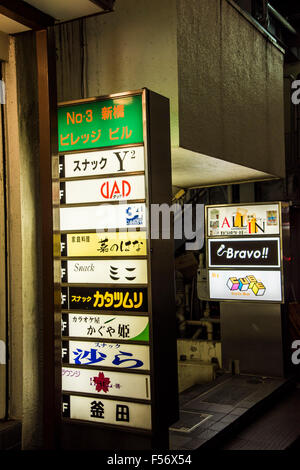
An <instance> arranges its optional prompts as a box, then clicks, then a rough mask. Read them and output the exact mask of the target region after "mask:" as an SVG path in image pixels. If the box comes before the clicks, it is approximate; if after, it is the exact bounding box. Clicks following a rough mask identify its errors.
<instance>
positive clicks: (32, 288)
mask: <svg viewBox="0 0 300 470" xmlns="http://www.w3.org/2000/svg"><path fill="white" fill-rule="evenodd" d="M33 58H35V39H34V33H23V34H21V35H18V36H17V37H16V39H14V38H11V40H10V56H9V62H8V64H6V65H5V80H6V84H7V106H6V122H7V168H8V231H9V272H10V273H9V282H10V292H9V316H10V325H9V350H10V370H9V376H10V409H9V412H10V417H12V418H18V419H22V441H23V442H22V444H23V448H24V449H29V448H35V447H37V446H39V445H40V443H41V437H42V429H41V426H42V403H41V399H42V388H41V386H42V374H43V368H42V328H43V325H42V315H41V311H40V288H39V279H40V274H39V273H40V263H41V259H40V256H39V220H38V216H37V214H38V210H39V178H38V176H39V168H38V161H39V158H38V155H39V136H38V108H37V81H36V66H35V60H34V59H33Z"/></svg>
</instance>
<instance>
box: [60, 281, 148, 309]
mask: <svg viewBox="0 0 300 470" xmlns="http://www.w3.org/2000/svg"><path fill="white" fill-rule="evenodd" d="M147 299H148V297H147V288H138V287H137V288H133V287H128V288H125V287H118V288H115V289H112V288H109V287H107V288H106V287H62V289H61V305H62V308H64V309H69V310H99V309H101V310H109V311H117V312H120V311H133V312H147V310H148V300H147Z"/></svg>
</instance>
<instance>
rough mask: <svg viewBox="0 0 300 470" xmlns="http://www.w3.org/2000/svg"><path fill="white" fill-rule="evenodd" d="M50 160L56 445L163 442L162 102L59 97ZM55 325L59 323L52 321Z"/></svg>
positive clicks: (172, 359)
mask: <svg viewBox="0 0 300 470" xmlns="http://www.w3.org/2000/svg"><path fill="white" fill-rule="evenodd" d="M58 124H59V129H58V137H59V157H58V159H57V158H56V159H55V158H54V161H53V173H54V178H53V187H54V191H53V192H54V195H55V200H54V220H55V222H54V223H55V227H54V255H55V266H54V272H55V299H56V311H55V324H56V344H57V348H56V364H57V366H56V397H57V402H58V406H61V409H62V417H61V446H62V448H69V449H71V448H82V449H89V448H91V449H116V448H119V449H141V448H145V449H147V448H148V449H149V448H157V447H161V448H167V447H168V427H169V425H170V424H171V423H172V422H174V421H176V420H177V419H178V392H177V360H176V332H175V305H174V303H175V289H174V264H173V263H174V262H173V244H172V240H162V239H156V240H151V238H150V229H151V217H150V214H151V211H150V207H151V204H162V203H170V202H171V162H170V135H169V103H168V100H167V99H166V98H164V97H162V96H160V95H157V94H155V93H153V92H151V91H149V90H146V89H144V90H140V91H136V92H130V93H124V94H119V95H110V96H108V97H103V98H102V97H101V98H94V99H88V100H81V101H76V102H68V103H62V104H60V105H59V108H58ZM59 325H61V328H60V327H59Z"/></svg>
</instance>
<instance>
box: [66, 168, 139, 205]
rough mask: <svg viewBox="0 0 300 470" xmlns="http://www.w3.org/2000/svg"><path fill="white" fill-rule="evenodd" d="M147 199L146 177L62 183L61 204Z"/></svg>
mask: <svg viewBox="0 0 300 470" xmlns="http://www.w3.org/2000/svg"><path fill="white" fill-rule="evenodd" d="M134 199H145V177H144V176H143V175H138V176H124V177H121V178H101V179H88V180H76V181H63V182H61V183H60V203H61V204H78V203H89V202H112V201H113V202H115V201H130V200H134Z"/></svg>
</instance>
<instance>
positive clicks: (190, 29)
mask: <svg viewBox="0 0 300 470" xmlns="http://www.w3.org/2000/svg"><path fill="white" fill-rule="evenodd" d="M177 4H178V70H179V125H180V146H182V147H184V148H187V149H189V150H193V151H196V152H201V153H204V154H206V155H210V156H213V157H217V158H221V159H224V160H226V161H229V162H232V163H239V164H241V165H245V166H249V167H251V168H255V169H257V170H260V171H263V172H267V173H271V174H274V175H276V176H280V177H284V176H285V166H284V121H283V118H284V107H283V54H282V52H281V51H280V50H279V49H278V48H277V47H275V46H274V45H273V44H272V43H271V42H270V41H269V40H268V39H267V38H266V36H264V35H263V34H262V33H260V32H259V31H258V29H257V28H256V27H255V26H254V25H253V24H252V23H251V22H250V21H248V20H247V19H246V18H245V15H244V14H242V13H241V11H240V10H239V9H238V7H236V8H234V7H233V2H228V0H201V1H200V2H199V1H198V0H189V1H188V2H187V1H186V0H178V2H177Z"/></svg>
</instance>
